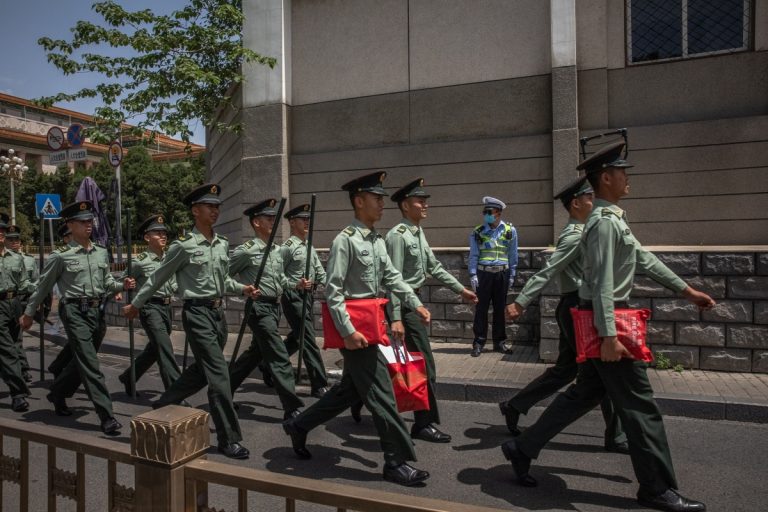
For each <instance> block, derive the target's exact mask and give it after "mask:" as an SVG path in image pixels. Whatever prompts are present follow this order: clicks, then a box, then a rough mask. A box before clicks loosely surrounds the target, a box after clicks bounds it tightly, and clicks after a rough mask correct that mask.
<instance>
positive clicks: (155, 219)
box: [139, 214, 168, 235]
mask: <svg viewBox="0 0 768 512" xmlns="http://www.w3.org/2000/svg"><path fill="white" fill-rule="evenodd" d="M148 231H166V232H167V231H168V226H166V225H165V217H163V216H162V215H159V214H158V215H152V216H150V217H147V218H146V219H144V222H142V223H141V224H139V233H140V234H142V235H143V234H145V233H146V232H148Z"/></svg>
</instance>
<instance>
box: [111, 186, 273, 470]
mask: <svg viewBox="0 0 768 512" xmlns="http://www.w3.org/2000/svg"><path fill="white" fill-rule="evenodd" d="M219 194H221V188H220V187H219V186H218V185H216V184H214V183H208V184H206V185H202V186H200V187H197V188H195V189H194V190H193V191H192V192H190V193H189V194H187V195H186V196H185V197H184V203H185V204H187V205H188V206H189V207H190V209H191V211H192V216H193V217H194V219H195V227H194V229H193V230H192V232H191V233H190V234H188V235H186V236H179V237H178V238H177V239H176V240H175V241H174V242H173V243H172V244H171V245H170V247H169V248H168V254H166V256H165V258H163V261H162V262H161V263H160V266H159V267H157V269H156V270H155V271H154V273H152V275H150V276H149V277H148V278H147V280H146V281H145V282H144V284H143V285H142V287H141V289H140V290H139V291H138V293H137V294H136V296H135V297H134V298H133V301H132V302H131V304H129V305H127V306H125V307H124V308H123V314H124V315H125V316H126V317H127V318H128V319H133V318H136V317H137V316H138V315H139V311H140V310H141V309H142V308H143V307H144V305H145V304H146V303H147V302H148V301H149V300H150V299H151V298H152V297H153V296H155V294H156V293H157V292H158V290H160V289H161V287H162V286H163V285H164V284H165V283H167V282H168V280H169V279H171V277H172V276H175V277H176V283H177V284H178V288H179V290H180V292H181V298H182V299H183V300H184V309H183V311H182V324H183V325H184V332H185V333H186V335H187V341H188V342H189V346H190V347H191V348H192V353H193V354H194V355H195V362H194V363H192V364H191V365H189V366H188V367H187V368H186V369H185V370H184V371H183V372H182V374H181V375H180V376H179V378H178V379H176V381H175V382H174V383H173V384H171V386H170V387H169V388H168V389H166V390H165V393H163V395H162V396H161V397H160V398H159V399H158V400H157V401H156V402H155V403H154V404H153V407H154V408H155V409H157V408H160V407H163V406H164V405H170V404H178V403H181V402H182V400H184V399H185V398H187V397H189V396H191V395H193V394H195V393H196V392H198V391H199V390H201V389H202V388H203V387H205V386H206V384H207V385H208V404H209V406H210V411H211V417H212V418H213V422H214V424H215V425H216V436H217V437H218V445H219V446H218V449H219V451H220V452H221V453H223V454H224V455H226V456H227V457H231V458H234V459H247V458H248V456H249V455H250V452H249V451H248V449H246V448H245V447H244V446H242V445H241V444H240V441H241V440H242V438H243V436H242V433H241V432H240V424H239V423H238V421H237V414H236V413H235V408H234V406H233V405H232V392H231V390H230V386H229V372H228V371H227V361H226V360H225V359H224V354H223V352H222V350H223V348H224V344H225V343H226V342H227V321H226V318H225V316H224V309H223V305H224V304H223V298H222V297H223V295H224V294H225V293H226V292H234V293H242V294H243V295H250V296H253V297H255V296H257V295H258V293H257V290H256V289H255V288H254V287H253V286H250V285H249V286H243V285H241V284H240V283H238V282H236V281H235V280H234V279H232V278H230V277H229V275H228V274H227V266H228V264H229V256H228V251H229V242H228V241H227V239H226V238H225V237H223V236H221V235H218V234H216V233H215V232H214V230H213V225H214V224H215V223H216V221H217V220H218V218H219V205H220V204H221V199H219Z"/></svg>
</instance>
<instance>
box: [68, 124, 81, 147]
mask: <svg viewBox="0 0 768 512" xmlns="http://www.w3.org/2000/svg"><path fill="white" fill-rule="evenodd" d="M84 135H85V133H84V130H83V125H81V124H78V123H72V124H71V125H69V129H68V130H67V140H68V141H69V145H70V146H72V147H75V148H76V147H79V146H82V145H83V140H84V139H85V137H84Z"/></svg>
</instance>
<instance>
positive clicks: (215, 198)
mask: <svg viewBox="0 0 768 512" xmlns="http://www.w3.org/2000/svg"><path fill="white" fill-rule="evenodd" d="M220 194H221V187H220V186H219V185H217V184H216V183H206V184H205V185H201V186H199V187H197V188H196V189H194V190H193V191H192V192H190V193H189V194H187V195H186V196H184V204H186V205H187V206H194V205H196V204H221V199H219V195H220Z"/></svg>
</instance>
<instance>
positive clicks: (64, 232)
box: [56, 222, 72, 238]
mask: <svg viewBox="0 0 768 512" xmlns="http://www.w3.org/2000/svg"><path fill="white" fill-rule="evenodd" d="M56 234H57V235H59V238H64V237H65V236H70V235H71V234H72V230H71V229H69V226H67V223H66V222H62V224H61V226H59V229H58V230H57V231H56Z"/></svg>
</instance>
